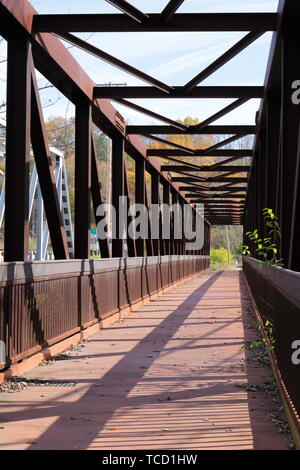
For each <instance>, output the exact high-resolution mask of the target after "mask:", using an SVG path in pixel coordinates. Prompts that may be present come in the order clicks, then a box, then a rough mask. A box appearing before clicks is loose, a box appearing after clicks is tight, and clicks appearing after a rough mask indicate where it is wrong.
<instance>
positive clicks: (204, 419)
mask: <svg viewBox="0 0 300 470" xmlns="http://www.w3.org/2000/svg"><path fill="white" fill-rule="evenodd" d="M250 311H251V304H250V301H249V297H248V295H247V291H246V289H245V286H244V283H243V274H242V273H240V272H238V271H234V272H230V271H228V272H217V273H211V272H210V273H205V274H202V275H200V276H198V277H197V278H194V279H193V280H190V281H189V282H187V283H185V284H181V285H180V286H177V287H176V288H174V289H172V290H170V291H169V292H168V293H165V294H164V295H162V296H161V297H160V298H158V299H157V300H154V301H152V302H150V303H148V304H146V305H145V306H144V307H142V308H140V309H139V310H137V311H135V312H133V313H131V314H130V315H129V316H128V317H127V318H126V319H124V320H123V321H121V322H118V323H115V324H113V325H111V326H109V327H108V328H106V329H105V330H102V331H99V332H98V333H97V334H95V335H94V336H93V337H91V338H90V340H89V341H88V342H87V343H86V346H85V347H84V348H83V349H82V350H81V351H76V350H75V351H72V352H71V353H70V356H69V358H68V359H66V360H57V361H55V362H54V363H53V364H50V365H46V366H44V367H37V368H35V369H33V370H32V371H31V372H30V373H27V374H26V377H27V378H39V379H47V380H50V379H52V380H54V379H60V380H68V381H75V382H76V385H75V386H74V387H66V388H62V387H49V386H48V387H28V388H26V389H25V390H22V391H21V392H18V393H1V394H0V400H1V416H2V420H1V425H0V446H1V447H0V448H1V449H111V450H114V449H214V450H216V449H229V450H237V449H286V448H287V446H288V444H289V442H290V441H289V437H287V436H286V435H282V434H279V432H278V427H276V426H275V424H274V423H272V418H271V416H270V408H271V407H272V397H270V396H269V395H268V394H267V393H265V392H264V391H247V390H246V389H245V387H241V385H242V384H245V383H249V384H255V385H257V384H258V385H259V384H262V383H263V382H265V381H267V380H268V379H269V378H270V371H269V369H267V368H262V367H257V366H255V365H254V364H251V363H248V362H247V361H245V353H244V352H243V350H242V349H241V348H242V346H243V344H244V341H245V338H246V339H249V338H251V337H253V334H254V333H253V330H251V329H249V324H250V321H251V320H250V318H249V312H250ZM251 335H252V336H251Z"/></svg>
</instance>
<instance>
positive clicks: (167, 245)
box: [162, 181, 172, 255]
mask: <svg viewBox="0 0 300 470" xmlns="http://www.w3.org/2000/svg"><path fill="white" fill-rule="evenodd" d="M162 183H163V204H165V205H166V206H168V207H170V186H169V185H168V184H167V183H165V182H164V181H163V182H162ZM163 222H164V223H165V224H166V225H165V226H167V225H169V226H170V227H171V220H170V212H169V213H164V214H163ZM163 247H164V253H163V254H164V255H171V254H172V252H171V240H168V239H164V243H163Z"/></svg>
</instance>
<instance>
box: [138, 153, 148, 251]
mask: <svg viewBox="0 0 300 470" xmlns="http://www.w3.org/2000/svg"><path fill="white" fill-rule="evenodd" d="M145 191H146V185H145V160H144V159H141V158H139V159H137V160H136V161H135V203H136V204H141V205H142V206H143V207H144V206H145ZM135 245H136V254H137V256H144V255H145V240H143V239H142V238H137V239H136V241H135Z"/></svg>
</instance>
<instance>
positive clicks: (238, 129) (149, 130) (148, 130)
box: [126, 125, 256, 135]
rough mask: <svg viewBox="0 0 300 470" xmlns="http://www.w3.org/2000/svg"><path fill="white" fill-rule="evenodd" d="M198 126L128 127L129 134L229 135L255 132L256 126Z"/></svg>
mask: <svg viewBox="0 0 300 470" xmlns="http://www.w3.org/2000/svg"><path fill="white" fill-rule="evenodd" d="M195 127H196V126H190V127H186V128H185V129H178V127H174V126H163V125H149V126H143V125H139V126H138V125H137V126H135V125H129V126H127V127H126V133H127V134H158V135H167V134H170V135H182V134H187V135H196V134H201V135H209V134H212V135H216V134H220V135H227V134H245V135H250V134H255V131H256V127H255V126H242V125H237V126H232V125H223V126H207V127H205V128H202V129H198V130H197V129H195Z"/></svg>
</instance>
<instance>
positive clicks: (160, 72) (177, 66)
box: [149, 42, 232, 77]
mask: <svg viewBox="0 0 300 470" xmlns="http://www.w3.org/2000/svg"><path fill="white" fill-rule="evenodd" d="M231 45H232V42H227V43H225V44H224V43H223V44H222V45H220V44H219V45H217V46H211V47H207V48H206V49H203V50H202V51H199V52H192V53H190V54H185V55H184V56H182V57H179V58H177V59H173V60H170V61H169V62H166V63H164V64H163V65H160V66H158V67H155V68H153V69H152V70H150V72H149V73H150V74H153V75H156V76H159V77H167V76H169V75H171V74H174V73H176V72H179V71H181V70H185V69H188V68H193V67H195V66H196V65H199V64H203V63H205V62H209V61H210V60H212V59H215V58H217V56H218V54H221V53H222V52H224V51H225V50H226V47H230V46H231Z"/></svg>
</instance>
